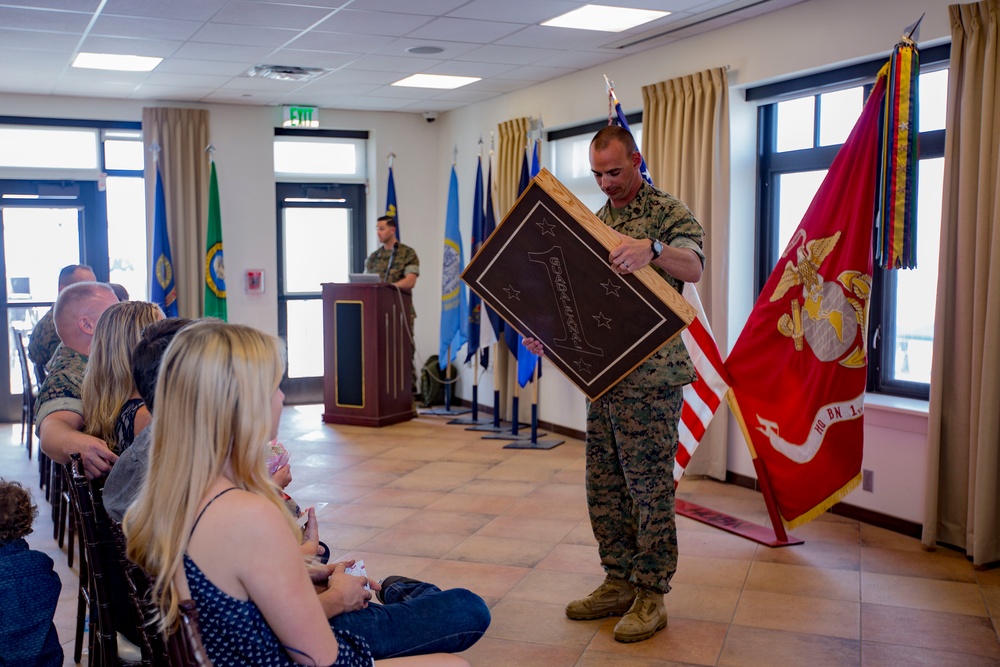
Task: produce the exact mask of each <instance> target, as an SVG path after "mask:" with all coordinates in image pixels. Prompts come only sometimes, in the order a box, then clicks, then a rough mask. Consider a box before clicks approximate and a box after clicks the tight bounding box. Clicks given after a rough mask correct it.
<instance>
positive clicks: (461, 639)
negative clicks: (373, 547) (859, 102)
mask: <svg viewBox="0 0 1000 667" xmlns="http://www.w3.org/2000/svg"><path fill="white" fill-rule="evenodd" d="M383 598H384V599H385V604H369V605H368V606H367V607H365V608H364V609H358V610H357V611H349V612H346V613H344V614H340V615H338V616H334V617H333V618H332V619H330V625H331V626H332V627H333V628H336V629H337V630H350V631H351V632H354V633H356V634H357V635H358V636H359V637H362V638H363V639H364V640H365V641H367V642H368V645H369V646H370V647H371V650H372V657H373V658H375V659H376V660H382V659H384V658H398V657H401V656H405V655H423V654H427V653H459V652H461V651H464V650H465V649H467V648H469V647H470V646H472V645H473V644H475V643H476V641H478V640H479V638H480V637H482V636H483V633H484V632H486V628H488V627H489V626H490V610H489V607H487V606H486V603H485V602H483V599H482V598H481V597H479V596H478V595H476V594H475V593H473V592H471V591H467V590H465V589H464V588H452V589H450V590H447V591H442V590H441V589H440V588H438V587H437V586H435V585H433V584H428V583H425V582H415V581H398V582H394V583H393V585H392V586H389V587H387V588H386V589H385V590H384V591H383Z"/></svg>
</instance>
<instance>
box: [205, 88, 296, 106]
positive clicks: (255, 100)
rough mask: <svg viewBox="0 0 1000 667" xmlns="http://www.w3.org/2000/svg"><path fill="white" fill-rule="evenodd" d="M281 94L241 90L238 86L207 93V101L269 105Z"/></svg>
mask: <svg viewBox="0 0 1000 667" xmlns="http://www.w3.org/2000/svg"><path fill="white" fill-rule="evenodd" d="M279 97H280V96H279V95H277V94H275V93H274V92H270V91H263V90H239V89H236V88H219V89H218V90H213V91H212V92H211V93H209V94H208V95H206V96H205V97H204V98H202V99H203V100H205V101H206V102H228V103H235V104H253V105H256V106H261V105H268V104H271V103H273V102H274V101H275V100H277V99H279Z"/></svg>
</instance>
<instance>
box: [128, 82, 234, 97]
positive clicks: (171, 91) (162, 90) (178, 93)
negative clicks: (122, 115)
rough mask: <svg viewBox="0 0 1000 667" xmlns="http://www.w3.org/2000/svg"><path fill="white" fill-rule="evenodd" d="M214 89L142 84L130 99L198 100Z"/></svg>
mask: <svg viewBox="0 0 1000 667" xmlns="http://www.w3.org/2000/svg"><path fill="white" fill-rule="evenodd" d="M215 90H216V89H215V88H198V87H195V86H184V87H180V88H178V87H175V86H152V85H149V84H146V83H144V84H142V85H141V86H139V87H138V88H136V89H135V90H134V91H132V94H131V95H130V97H131V98H132V99H140V100H200V99H202V98H203V97H205V96H206V95H210V94H211V93H213V92H215Z"/></svg>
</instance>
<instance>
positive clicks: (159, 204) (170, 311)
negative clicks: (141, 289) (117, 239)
mask: <svg viewBox="0 0 1000 667" xmlns="http://www.w3.org/2000/svg"><path fill="white" fill-rule="evenodd" d="M153 205H154V208H153V272H152V273H153V279H152V280H151V281H150V283H151V284H150V290H149V294H150V301H152V302H153V303H156V304H159V306H160V308H162V309H163V314H164V315H166V316H167V317H177V284H176V283H175V282H174V259H173V255H171V254H170V236H169V235H168V234H167V198H166V197H165V196H164V194H163V178H162V177H161V176H160V166H159V165H157V166H156V199H155V201H154V204H153Z"/></svg>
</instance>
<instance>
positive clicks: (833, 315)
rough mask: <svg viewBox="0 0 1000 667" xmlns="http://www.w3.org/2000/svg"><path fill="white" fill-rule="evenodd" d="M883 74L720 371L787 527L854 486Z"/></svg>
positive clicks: (860, 425) (860, 440)
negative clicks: (726, 375)
mask: <svg viewBox="0 0 1000 667" xmlns="http://www.w3.org/2000/svg"><path fill="white" fill-rule="evenodd" d="M884 71H885V70H883V73H880V74H879V78H878V81H877V82H876V84H875V88H874V89H873V90H872V93H871V95H870V96H869V98H868V102H867V103H866V104H865V108H864V110H863V111H862V113H861V118H860V119H859V120H858V122H857V125H855V127H854V130H853V131H852V132H851V135H850V137H849V138H848V139H847V142H846V143H845V144H844V145H843V147H842V148H841V149H840V152H839V153H838V154H837V157H836V159H835V160H834V162H833V165H832V166H831V167H830V171H829V173H828V174H827V176H826V179H825V180H824V181H823V184H822V185H821V186H820V188H819V191H818V192H817V193H816V196H815V198H813V201H812V204H810V206H809V209H808V210H807V211H806V213H805V215H804V216H803V218H802V222H801V223H800V224H799V226H798V228H797V229H796V230H795V233H794V234H793V235H792V238H791V240H790V241H789V242H788V246H787V247H786V248H785V250H784V252H783V253H782V255H781V257H780V258H779V260H778V265H777V266H776V267H775V269H774V271H773V272H772V273H771V276H770V278H768V281H767V284H766V285H765V286H764V290H763V291H762V292H761V294H760V297H759V298H758V299H757V303H756V305H755V306H754V309H753V312H751V314H750V318H749V320H748V321H747V324H746V326H745V327H744V328H743V332H742V333H741V334H740V337H739V340H737V341H736V345H735V347H734V348H733V351H732V352H731V353H730V355H729V358H728V359H727V361H726V370H727V371H728V373H729V376H730V381H731V391H730V395H729V400H730V405H731V407H732V409H733V413H734V414H735V415H736V418H737V420H738V421H739V422H740V427H741V429H742V430H743V434H744V436H745V437H746V439H747V443H748V444H749V446H750V452H751V455H752V456H753V457H754V459H755V465H756V466H757V472H758V476H759V477H762V478H764V477H766V481H767V482H769V483H770V487H771V491H772V493H773V497H774V504H775V505H776V507H777V510H778V513H779V514H780V518H781V520H782V522H783V523H784V524H785V526H787V527H789V528H794V527H795V526H797V525H801V524H803V523H806V522H808V521H810V520H812V519H813V518H815V517H816V516H818V515H819V514H821V513H822V512H824V511H826V510H827V509H828V508H829V507H830V506H832V505H833V504H834V503H836V502H837V501H839V500H840V499H841V498H843V497H844V496H845V495H847V494H848V493H849V492H850V491H851V490H852V489H854V487H855V486H857V485H858V483H859V481H860V479H861V456H862V444H863V441H864V419H863V415H864V403H865V381H866V377H867V374H866V365H867V349H866V340H867V327H868V298H869V292H870V288H871V275H872V226H873V219H874V214H875V194H876V182H877V176H878V167H879V164H878V148H879V128H878V124H879V114H880V111H881V109H880V107H881V104H882V98H883V96H884V93H885V76H884Z"/></svg>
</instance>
